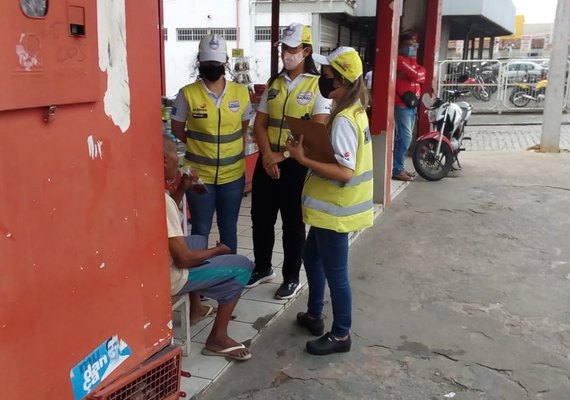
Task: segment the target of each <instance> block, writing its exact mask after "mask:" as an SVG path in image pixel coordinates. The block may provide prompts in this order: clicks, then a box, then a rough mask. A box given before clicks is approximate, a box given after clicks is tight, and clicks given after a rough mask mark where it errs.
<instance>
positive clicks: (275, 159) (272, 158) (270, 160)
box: [262, 151, 285, 170]
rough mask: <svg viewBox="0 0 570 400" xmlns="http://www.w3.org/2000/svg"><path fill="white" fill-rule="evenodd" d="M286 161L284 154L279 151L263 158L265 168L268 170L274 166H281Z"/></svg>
mask: <svg viewBox="0 0 570 400" xmlns="http://www.w3.org/2000/svg"><path fill="white" fill-rule="evenodd" d="M283 160H285V157H283V154H282V153H280V152H277V151H272V152H271V153H269V154H267V155H265V156H263V159H262V162H263V168H265V169H266V170H267V169H268V168H269V167H271V166H272V165H275V164H279V163H280V162H281V161H283Z"/></svg>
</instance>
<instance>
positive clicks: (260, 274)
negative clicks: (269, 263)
mask: <svg viewBox="0 0 570 400" xmlns="http://www.w3.org/2000/svg"><path fill="white" fill-rule="evenodd" d="M276 276H277V275H275V272H273V269H271V268H270V269H269V270H268V271H254V272H253V273H252V274H251V278H249V282H248V283H247V285H245V287H246V288H253V287H256V286H257V285H259V284H260V283H265V282H269V281H271V280H273V279H275V277H276Z"/></svg>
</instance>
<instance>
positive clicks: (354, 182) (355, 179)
mask: <svg viewBox="0 0 570 400" xmlns="http://www.w3.org/2000/svg"><path fill="white" fill-rule="evenodd" d="M373 177H374V173H373V172H372V170H370V171H366V172H364V173H363V174H360V175H358V176H355V175H352V178H350V180H349V181H348V182H347V183H344V182H339V181H335V180H332V179H329V180H328V181H329V182H330V183H331V184H333V185H335V186H338V187H352V186H358V185H360V184H361V183H362V182H367V181H371V180H372V178H373ZM323 179H326V178H323Z"/></svg>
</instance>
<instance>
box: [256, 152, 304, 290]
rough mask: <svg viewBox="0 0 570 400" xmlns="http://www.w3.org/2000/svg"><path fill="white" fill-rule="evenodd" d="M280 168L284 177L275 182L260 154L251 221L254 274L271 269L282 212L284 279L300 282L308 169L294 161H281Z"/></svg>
mask: <svg viewBox="0 0 570 400" xmlns="http://www.w3.org/2000/svg"><path fill="white" fill-rule="evenodd" d="M279 168H280V169H281V177H280V178H279V179H272V178H271V177H270V176H269V175H267V173H266V172H265V169H264V168H263V164H262V160H261V155H260V157H259V159H258V160H257V164H256V166H255V171H254V173H253V182H252V193H251V221H252V224H253V255H254V257H255V270H254V271H256V272H259V271H267V270H269V269H270V268H271V267H272V264H271V255H272V254H273V245H274V244H275V222H276V221H277V212H278V211H279V212H281V220H282V222H283V253H284V259H283V280H284V281H285V282H298V281H299V270H300V269H301V257H302V254H303V246H304V244H305V224H304V223H303V214H302V209H301V192H302V190H303V184H304V182H305V177H306V175H307V168H305V167H303V166H302V165H301V164H299V163H298V162H297V161H295V160H293V159H287V160H285V161H283V162H281V163H280V164H279Z"/></svg>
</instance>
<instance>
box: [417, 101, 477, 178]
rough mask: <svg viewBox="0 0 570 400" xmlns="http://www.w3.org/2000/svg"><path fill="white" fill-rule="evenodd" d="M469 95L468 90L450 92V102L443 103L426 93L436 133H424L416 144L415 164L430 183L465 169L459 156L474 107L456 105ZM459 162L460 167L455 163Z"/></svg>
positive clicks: (465, 104)
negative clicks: (450, 172) (454, 164)
mask: <svg viewBox="0 0 570 400" xmlns="http://www.w3.org/2000/svg"><path fill="white" fill-rule="evenodd" d="M466 93H468V91H467V90H447V91H446V95H447V96H448V97H449V98H450V99H451V100H450V101H443V100H442V99H440V98H437V97H436V98H434V99H432V97H431V96H430V95H429V94H427V93H426V94H424V95H423V97H422V103H423V104H424V106H425V107H426V113H427V116H428V120H429V122H430V123H431V125H432V127H433V129H434V130H433V131H431V132H427V133H424V134H423V135H421V136H420V137H419V138H418V140H417V141H416V144H415V147H414V152H413V154H412V161H413V162H414V168H415V170H416V171H417V173H418V174H420V176H421V177H422V178H424V179H426V180H428V181H438V180H440V179H442V178H444V177H446V176H447V174H448V173H449V171H451V170H452V169H461V164H460V163H459V159H458V155H459V153H460V152H461V151H463V150H465V149H463V148H461V144H462V143H463V141H464V140H471V138H469V137H465V125H467V121H468V120H469V117H470V116H471V111H472V110H473V106H472V105H470V104H469V103H467V102H466V101H457V102H452V100H457V99H460V98H461V97H462V96H464V95H465V94H466ZM454 162H457V168H454V167H453V163H454Z"/></svg>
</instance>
